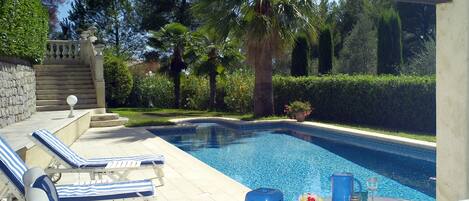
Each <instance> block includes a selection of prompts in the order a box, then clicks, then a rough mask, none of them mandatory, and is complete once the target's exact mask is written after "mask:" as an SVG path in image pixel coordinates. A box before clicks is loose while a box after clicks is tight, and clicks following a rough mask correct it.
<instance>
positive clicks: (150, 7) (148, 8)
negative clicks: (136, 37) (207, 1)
mask: <svg viewBox="0 0 469 201" xmlns="http://www.w3.org/2000/svg"><path fill="white" fill-rule="evenodd" d="M191 6H192V1H187V0H137V1H136V2H135V7H136V10H137V13H138V14H139V16H140V19H141V21H140V28H141V29H142V30H143V31H150V30H159V29H160V28H161V27H163V26H164V25H166V24H169V23H173V22H176V23H180V24H182V25H184V26H186V27H190V28H192V27H193V25H194V20H193V17H192V15H191V12H190V7H191Z"/></svg>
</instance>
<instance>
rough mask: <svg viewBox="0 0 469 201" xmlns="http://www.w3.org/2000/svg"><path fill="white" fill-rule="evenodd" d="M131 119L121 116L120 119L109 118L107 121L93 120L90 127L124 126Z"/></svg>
mask: <svg viewBox="0 0 469 201" xmlns="http://www.w3.org/2000/svg"><path fill="white" fill-rule="evenodd" d="M128 121H129V119H127V118H124V117H119V119H115V120H107V121H91V123H90V127H91V128H101V127H114V126H122V125H124V124H126V123H127V122H128Z"/></svg>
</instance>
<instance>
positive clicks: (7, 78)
mask: <svg viewBox="0 0 469 201" xmlns="http://www.w3.org/2000/svg"><path fill="white" fill-rule="evenodd" d="M19 63H20V62H18V63H16V62H5V61H0V128H2V127H5V126H7V125H10V124H13V123H15V122H18V121H22V120H25V119H27V118H29V117H30V116H31V114H33V113H34V112H36V77H35V72H34V69H33V67H32V66H31V65H28V64H19Z"/></svg>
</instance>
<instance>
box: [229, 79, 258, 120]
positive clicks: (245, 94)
mask: <svg viewBox="0 0 469 201" xmlns="http://www.w3.org/2000/svg"><path fill="white" fill-rule="evenodd" d="M224 86H225V93H224V94H225V97H224V102H225V104H226V106H227V109H228V110H229V111H232V112H240V113H250V112H252V110H253V107H254V106H253V92H254V76H253V75H252V74H249V73H245V72H243V71H238V72H235V73H233V74H231V75H227V77H226V80H225V83H224Z"/></svg>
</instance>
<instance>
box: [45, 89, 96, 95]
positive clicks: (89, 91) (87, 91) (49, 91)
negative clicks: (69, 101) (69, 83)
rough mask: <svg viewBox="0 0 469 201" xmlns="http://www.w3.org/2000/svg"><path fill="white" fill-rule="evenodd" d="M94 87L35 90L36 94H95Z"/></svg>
mask: <svg viewBox="0 0 469 201" xmlns="http://www.w3.org/2000/svg"><path fill="white" fill-rule="evenodd" d="M95 93H96V92H95V91H94V89H71V90H67V89H64V90H58V89H47V90H36V95H67V96H68V95H75V94H95Z"/></svg>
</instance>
